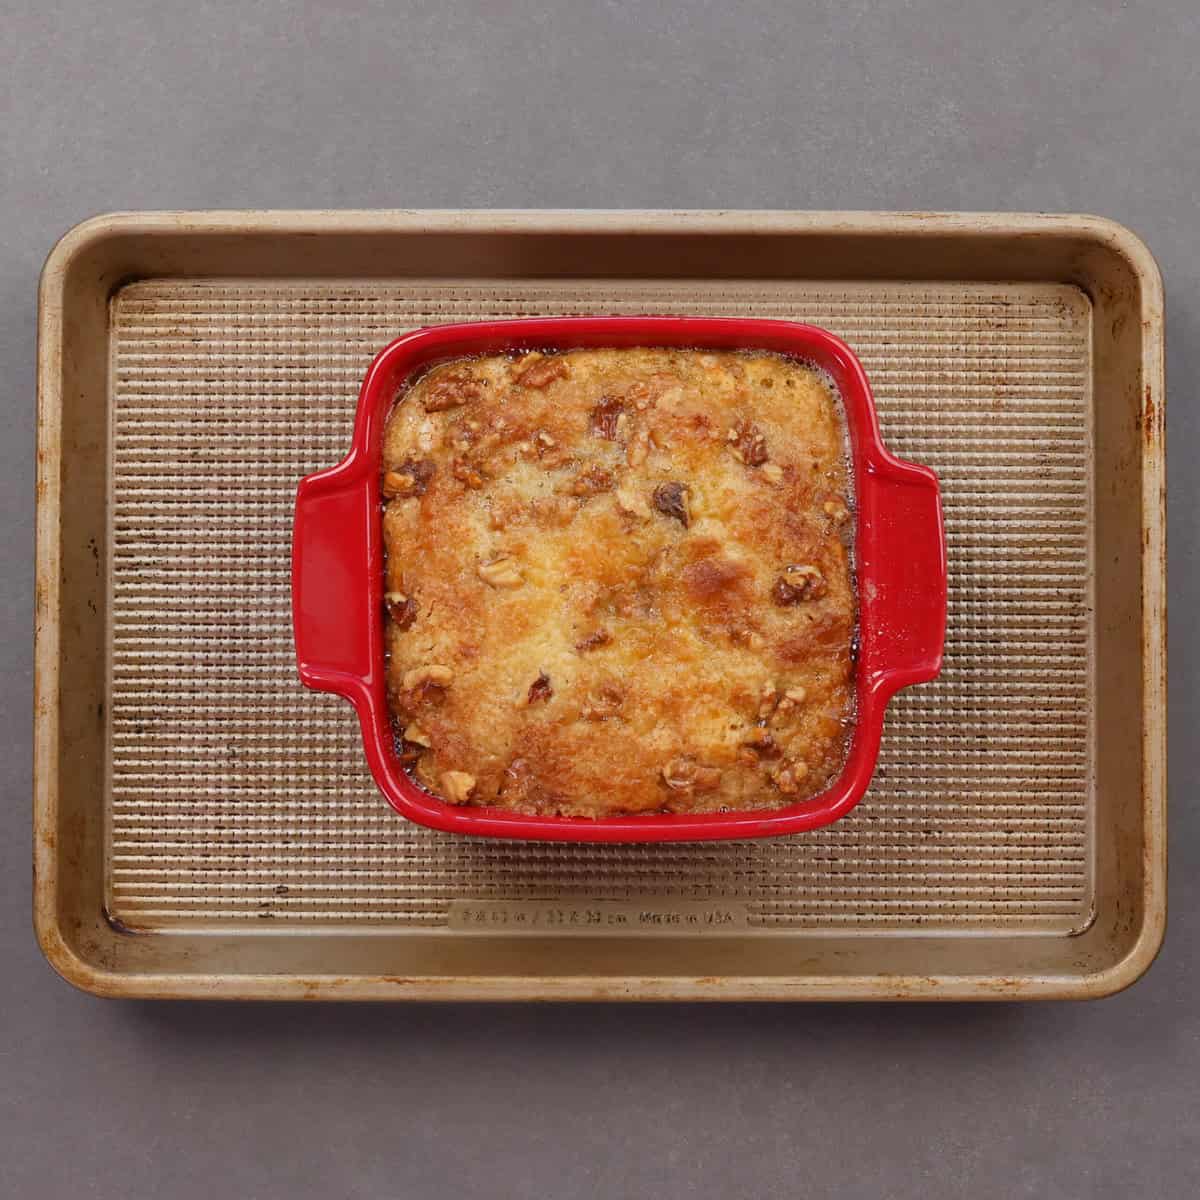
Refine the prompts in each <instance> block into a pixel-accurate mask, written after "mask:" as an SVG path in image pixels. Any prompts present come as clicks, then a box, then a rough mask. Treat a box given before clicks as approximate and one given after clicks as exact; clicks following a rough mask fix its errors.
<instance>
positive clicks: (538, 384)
mask: <svg viewBox="0 0 1200 1200" xmlns="http://www.w3.org/2000/svg"><path fill="white" fill-rule="evenodd" d="M528 357H532V356H528ZM528 357H527V358H526V359H523V360H522V362H523V363H524V362H527V361H528ZM566 375H567V362H566V359H564V358H559V357H554V356H551V357H550V358H545V357H543V356H542V355H540V354H539V355H538V357H537V358H536V359H535V360H534V361H533V362H532V363H530V364H529V365H528V366H525V367H523V369H520V370H518V372H517V373H516V375H515V376H514V378H515V379H516V381H517V383H519V384H521V385H522V386H523V387H531V388H544V387H548V386H549V385H550V384H552V383H553V382H554V381H555V380H556V379H562V378H564V377H565V376H566Z"/></svg>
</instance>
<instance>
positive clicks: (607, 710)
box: [582, 683, 625, 721]
mask: <svg viewBox="0 0 1200 1200" xmlns="http://www.w3.org/2000/svg"><path fill="white" fill-rule="evenodd" d="M624 703H625V693H624V692H623V691H622V690H621V688H620V686H619V685H618V684H615V683H603V684H601V685H600V686H599V687H598V688H595V689H594V690H592V691H590V692H588V695H587V700H586V702H585V703H584V706H583V712H582V715H583V717H584V719H585V720H588V721H605V720H607V719H608V718H609V717H615V716H616V715H617V713H618V712H620V711H621V705H622V704H624Z"/></svg>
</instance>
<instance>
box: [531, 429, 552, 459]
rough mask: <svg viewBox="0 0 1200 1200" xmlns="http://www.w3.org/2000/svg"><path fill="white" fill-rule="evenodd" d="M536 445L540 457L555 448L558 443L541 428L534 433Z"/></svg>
mask: <svg viewBox="0 0 1200 1200" xmlns="http://www.w3.org/2000/svg"><path fill="white" fill-rule="evenodd" d="M533 441H534V445H535V446H536V447H537V452H538V457H539V458H540V457H541V456H542V455H543V454H545V453H546V451H547V450H553V449H554V447H555V446H557V445H558V443H557V442H556V441H555V440H554V439H553V438H552V437H551V436H550V435H549V434H548V433H547V432H546V431H545V430H544V429H539V430H538V431H537V433H536V434H534V438H533Z"/></svg>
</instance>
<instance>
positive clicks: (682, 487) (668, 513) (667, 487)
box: [654, 480, 692, 529]
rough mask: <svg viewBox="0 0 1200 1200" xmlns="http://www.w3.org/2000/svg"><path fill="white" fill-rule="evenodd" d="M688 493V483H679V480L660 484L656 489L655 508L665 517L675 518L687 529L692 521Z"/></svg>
mask: <svg viewBox="0 0 1200 1200" xmlns="http://www.w3.org/2000/svg"><path fill="white" fill-rule="evenodd" d="M688 493H689V488H688V486H687V484H686V483H679V482H678V481H677V480H672V481H671V482H670V483H660V484H659V485H658V487H656V488H655V489H654V507H655V508H656V509H658V511H659V512H660V513H662V514H663V516H664V517H672V518H674V519H675V520H676V521H678V522H679V523H680V524H681V525H682V526H683V527H684V529H686V528H687V527H688V526H689V525H690V524H691V521H692V514H691V509H690V507H689V504H688Z"/></svg>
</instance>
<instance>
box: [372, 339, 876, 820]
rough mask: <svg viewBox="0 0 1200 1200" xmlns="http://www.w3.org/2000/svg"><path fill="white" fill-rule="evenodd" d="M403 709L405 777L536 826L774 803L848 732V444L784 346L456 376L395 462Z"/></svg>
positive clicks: (393, 443)
mask: <svg viewBox="0 0 1200 1200" xmlns="http://www.w3.org/2000/svg"><path fill="white" fill-rule="evenodd" d="M382 472H383V473H382V481H381V483H382V493H383V497H384V505H385V507H384V514H383V534H384V546H385V554H386V580H385V599H386V610H387V613H386V618H385V620H386V647H387V654H388V662H387V682H388V697H389V704H390V707H391V711H392V714H393V717H394V721H395V729H396V738H397V747H398V750H399V753H400V756H401V759H402V761H403V762H404V764H405V767H406V769H407V770H409V771H410V772H411V773H412V774H413V776H414V778H415V779H416V780H417V781H418V782H419V783H420V784H421V785H423V786H424V787H425V788H426V789H428V790H429V791H430V792H432V793H434V794H435V795H438V796H440V797H442V798H443V799H444V800H447V801H449V802H451V803H453V804H479V805H489V806H495V807H499V808H504V809H509V810H512V811H516V812H521V813H528V814H543V815H550V814H561V815H572V816H587V817H604V816H610V815H615V814H618V813H621V814H625V813H652V812H713V811H734V810H743V809H763V808H772V807H777V806H781V805H786V804H792V803H795V802H797V801H800V800H804V799H805V798H807V797H810V796H813V795H815V794H817V793H818V792H820V791H822V790H823V789H824V788H825V787H826V786H827V785H828V784H829V783H830V782H831V781H832V779H833V778H835V777H836V775H837V774H838V772H839V770H840V768H841V766H842V764H843V762H844V759H845V753H846V746H847V742H848V739H849V735H850V732H851V729H852V725H853V716H854V703H853V701H854V685H853V673H854V662H853V654H854V650H853V646H854V626H855V597H854V587H853V572H852V562H851V553H850V549H851V547H850V537H851V533H852V529H853V521H852V520H851V519H850V510H851V497H850V472H849V468H848V465H847V451H846V441H845V424H844V418H843V416H842V412H841V408H840V405H839V402H838V399H837V397H836V395H835V393H834V391H833V389H832V387H831V385H830V383H829V381H828V379H827V378H826V377H825V376H824V375H823V374H821V373H819V372H818V371H816V370H814V369H812V368H810V367H808V366H805V365H804V364H803V363H800V362H796V361H792V360H790V359H787V358H784V357H782V356H779V355H774V354H766V353H742V352H736V353H735V352H729V353H714V352H708V351H699V350H674V349H642V348H637V349H596V350H573V351H570V352H566V353H561V354H554V353H546V354H541V353H529V354H523V355H520V356H509V357H506V356H494V357H486V358H473V359H460V360H457V361H454V362H449V363H443V364H440V365H438V366H436V367H434V368H433V369H431V370H429V371H428V372H427V373H425V374H424V375H422V376H420V377H419V378H417V379H416V380H415V381H413V382H411V383H409V384H408V385H406V387H405V389H404V390H403V391H402V393H401V394H400V396H399V397H398V398H397V403H396V405H395V407H394V408H393V410H392V412H391V414H390V415H389V417H388V421H387V427H386V432H385V436H384V444H383V460H382Z"/></svg>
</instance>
